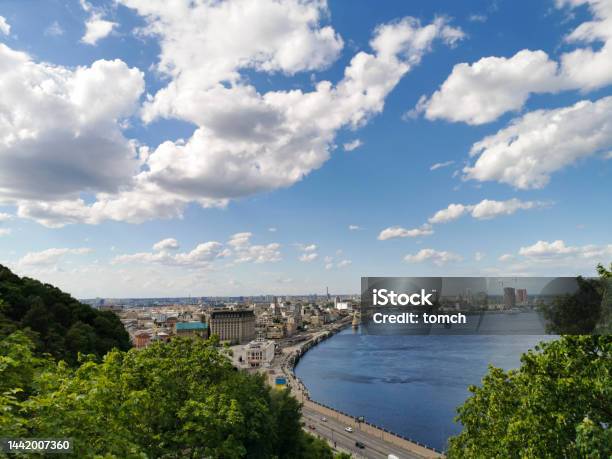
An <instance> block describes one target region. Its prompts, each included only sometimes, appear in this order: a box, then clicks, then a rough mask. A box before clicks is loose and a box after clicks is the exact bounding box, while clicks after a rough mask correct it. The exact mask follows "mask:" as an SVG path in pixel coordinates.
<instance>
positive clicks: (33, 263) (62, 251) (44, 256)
mask: <svg viewBox="0 0 612 459" xmlns="http://www.w3.org/2000/svg"><path fill="white" fill-rule="evenodd" d="M91 252H92V250H91V249H90V248H87V247H80V248H76V249H69V248H51V249H46V250H42V251H40V252H28V253H27V254H25V255H24V256H23V257H22V258H20V259H19V261H18V262H17V265H18V266H19V267H20V268H25V267H28V268H37V267H46V266H51V265H54V264H56V263H57V262H58V261H59V260H60V259H61V258H62V257H64V256H66V255H85V254H88V253H91Z"/></svg>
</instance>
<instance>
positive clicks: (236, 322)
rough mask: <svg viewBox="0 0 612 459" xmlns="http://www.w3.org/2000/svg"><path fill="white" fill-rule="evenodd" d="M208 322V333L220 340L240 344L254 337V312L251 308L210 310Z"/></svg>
mask: <svg viewBox="0 0 612 459" xmlns="http://www.w3.org/2000/svg"><path fill="white" fill-rule="evenodd" d="M208 324H209V331H210V334H211V335H217V336H218V337H219V339H220V340H221V341H229V342H231V343H239V344H242V343H246V342H248V341H251V340H252V339H253V338H254V337H255V314H254V313H253V311H251V310H247V309H242V310H227V309H221V310H216V311H211V312H210V316H209V319H208Z"/></svg>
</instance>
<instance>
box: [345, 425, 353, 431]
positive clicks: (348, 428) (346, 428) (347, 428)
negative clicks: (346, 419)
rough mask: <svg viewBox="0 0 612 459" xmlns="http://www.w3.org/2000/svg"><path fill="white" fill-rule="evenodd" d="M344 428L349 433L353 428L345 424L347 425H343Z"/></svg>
mask: <svg viewBox="0 0 612 459" xmlns="http://www.w3.org/2000/svg"><path fill="white" fill-rule="evenodd" d="M344 430H346V431H347V432H349V433H350V432H352V431H353V428H352V427H349V426H347V427H345V428H344Z"/></svg>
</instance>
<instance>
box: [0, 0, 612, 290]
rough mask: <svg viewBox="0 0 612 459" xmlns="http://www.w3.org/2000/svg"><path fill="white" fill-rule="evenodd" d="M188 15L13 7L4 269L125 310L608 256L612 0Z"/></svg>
mask: <svg viewBox="0 0 612 459" xmlns="http://www.w3.org/2000/svg"><path fill="white" fill-rule="evenodd" d="M188 3H189V2H185V3H183V2H177V5H175V6H174V7H172V8H170V7H168V5H167V3H166V2H161V1H160V2H158V1H144V0H121V1H119V2H118V4H116V3H115V2H93V1H92V2H79V1H59V0H52V1H51V0H49V1H44V2H43V1H32V2H22V1H10V0H9V1H4V2H2V3H0V17H1V18H2V20H0V51H1V52H0V69H3V68H4V69H10V71H9V70H6V71H5V70H2V72H1V73H0V90H1V91H2V93H3V94H5V95H6V97H3V99H4V101H0V213H1V214H0V263H2V264H5V265H8V266H9V267H11V268H12V269H14V270H16V271H17V272H19V273H20V274H26V275H30V276H33V277H37V278H40V279H43V280H45V281H48V282H52V283H54V284H56V285H58V286H60V287H61V288H63V289H66V290H67V291H69V292H71V293H72V294H74V295H76V296H78V297H94V296H101V297H118V296H121V297H125V296H175V295H189V294H191V295H229V294H236V295H240V294H242V295H249V294H260V293H276V294H282V293H289V294H293V293H312V292H322V291H324V290H325V287H326V286H329V287H330V291H332V292H338V293H340V292H341V293H350V292H356V291H357V290H358V288H359V278H360V276H381V275H393V276H401V275H531V274H534V275H575V274H592V273H593V271H594V266H595V264H596V263H597V262H604V263H609V262H610V261H611V260H612V241H611V240H610V237H609V236H610V234H611V231H610V230H611V229H612V214H611V213H610V211H609V207H610V205H609V197H610V195H611V191H612V186H611V184H612V180H611V178H612V121H611V120H612V99H607V97H609V96H611V95H612V90H611V88H612V32H610V30H612V13H611V11H612V6H611V3H610V1H608V0H592V1H582V0H567V1H562V0H559V1H556V2H555V1H550V2H527V1H524V2H510V1H502V0H500V1H490V0H488V1H470V2H451V1H449V2H427V1H413V2H401V3H400V2H383V3H382V4H381V2H376V3H375V2H366V1H355V2H351V3H350V8H348V7H347V5H348V4H347V3H346V2H335V1H329V2H328V3H327V4H325V3H324V2H312V3H308V2H301V3H299V2H294V1H289V0H286V1H282V2H278V3H272V2H269V1H267V0H262V1H260V2H244V1H241V0H236V1H231V2H221V3H219V4H218V5H214V6H210V5H207V4H205V2H195V3H196V4H197V5H195V6H193V7H191V8H190V7H189V6H186V5H187V4H188ZM181 5H183V6H181ZM325 81H328V82H329V83H323V84H321V83H320V82H325ZM326 84H327V86H326ZM419 101H421V102H419ZM351 143H352V146H354V147H355V148H354V149H351V148H350V147H351V145H350V144H351ZM475 144H476V147H473V146H474V145H475ZM349 150H350V151H349ZM470 151H472V156H470ZM436 164H437V165H438V167H434V165H436ZM432 169H433V170H432ZM2 171H3V172H2ZM451 205H452V206H451ZM160 241H162V242H160ZM156 244H157V245H156ZM154 246H155V247H154Z"/></svg>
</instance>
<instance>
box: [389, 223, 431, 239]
mask: <svg viewBox="0 0 612 459" xmlns="http://www.w3.org/2000/svg"><path fill="white" fill-rule="evenodd" d="M431 234H433V230H432V229H431V225H428V224H425V225H422V226H421V227H419V228H412V229H406V228H402V227H401V226H391V227H389V228H385V229H384V230H382V231H381V232H380V233H379V234H378V240H379V241H386V240H388V239H394V238H398V237H421V236H429V235H431Z"/></svg>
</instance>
